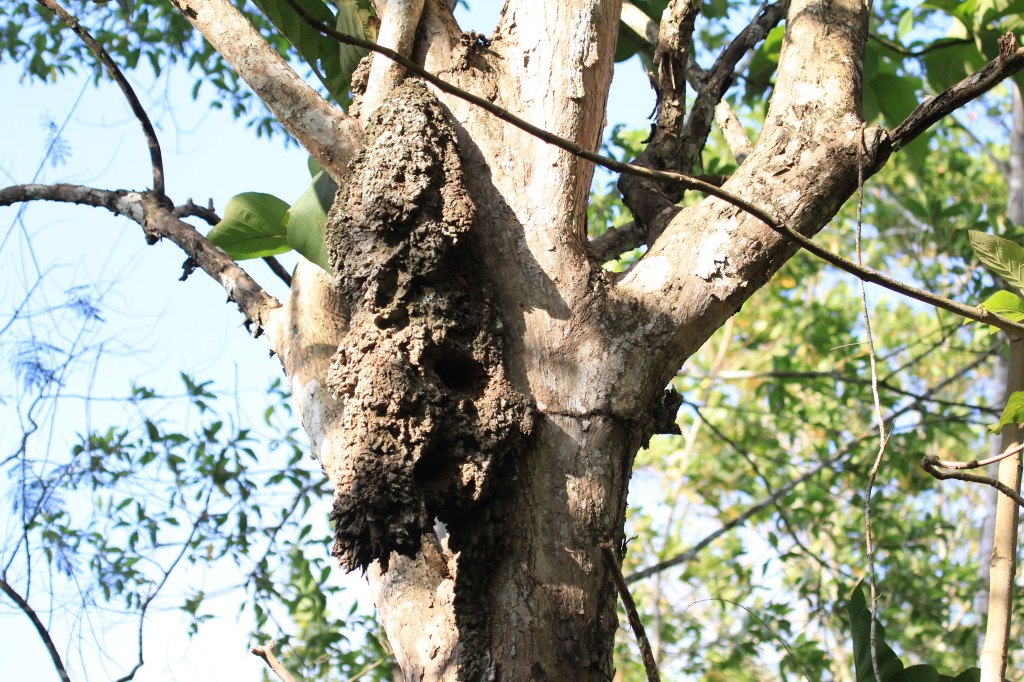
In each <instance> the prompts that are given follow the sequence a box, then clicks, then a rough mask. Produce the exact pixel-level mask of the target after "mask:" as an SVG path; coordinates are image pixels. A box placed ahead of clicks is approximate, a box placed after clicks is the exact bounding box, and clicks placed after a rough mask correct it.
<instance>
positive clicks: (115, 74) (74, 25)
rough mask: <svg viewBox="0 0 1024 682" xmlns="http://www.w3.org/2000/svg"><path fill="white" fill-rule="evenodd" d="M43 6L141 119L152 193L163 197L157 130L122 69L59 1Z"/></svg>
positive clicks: (45, 2) (45, 0) (40, 0)
mask: <svg viewBox="0 0 1024 682" xmlns="http://www.w3.org/2000/svg"><path fill="white" fill-rule="evenodd" d="M36 2H38V3H39V4H40V5H42V6H43V7H45V8H47V9H48V10H50V11H51V12H53V13H54V14H56V15H57V16H58V17H60V19H61V21H63V22H64V23H65V24H67V26H68V28H70V29H71V30H72V31H74V32H75V34H76V35H77V36H78V37H79V38H81V39H82V41H83V42H84V43H85V44H86V46H88V48H89V50H90V51H91V52H92V53H93V54H94V55H95V56H96V58H97V59H98V60H99V61H100V63H101V64H103V67H104V68H105V69H106V70H107V73H109V74H110V78H111V79H112V80H113V81H114V82H115V83H116V84H117V87H118V88H120V90H121V92H122V93H123V94H124V97H125V99H126V100H128V106H130V107H131V109H132V113H133V114H134V115H135V118H137V119H138V121H139V124H140V125H141V126H142V134H143V135H145V136H146V144H147V145H148V146H149V159H150V163H151V164H152V166H153V191H154V192H155V193H156V195H157V196H158V197H164V196H165V192H164V189H165V188H164V162H163V155H162V153H161V152H160V142H159V141H158V140H157V138H156V130H155V129H154V128H153V123H152V122H151V121H150V120H149V115H148V114H147V113H146V110H145V109H144V108H143V107H142V103H141V102H139V98H138V97H137V96H136V95H135V91H134V90H133V89H132V86H131V85H130V84H129V83H128V79H126V78H125V77H124V74H123V73H121V69H119V68H118V67H117V64H115V63H114V60H113V59H111V58H110V55H109V54H107V51H106V50H105V49H103V46H102V45H100V44H99V42H97V41H96V39H95V38H93V37H92V35H90V33H89V32H88V31H87V30H85V28H84V27H83V26H82V25H81V24H79V23H78V20H77V19H75V17H73V16H72V15H71V14H70V13H69V12H68V11H67V10H66V9H64V8H63V7H62V6H61V5H60V4H58V3H57V2H56V0H36Z"/></svg>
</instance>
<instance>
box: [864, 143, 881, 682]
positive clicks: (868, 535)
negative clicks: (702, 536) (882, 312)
mask: <svg viewBox="0 0 1024 682" xmlns="http://www.w3.org/2000/svg"><path fill="white" fill-rule="evenodd" d="M863 133H864V131H863V129H862V130H861V143H862V144H863V142H864V135H863ZM863 214H864V167H863V166H862V165H858V166H857V228H856V230H857V231H856V242H857V247H856V248H857V265H861V264H862V260H863V254H862V252H861V232H862V229H863V222H862V219H863ZM859 284H860V305H861V311H862V313H863V317H864V335H865V336H866V337H867V342H868V361H869V363H870V367H871V397H872V399H873V400H874V406H875V418H876V420H877V424H878V454H877V455H876V456H875V461H874V463H873V464H872V465H871V473H870V474H868V484H867V486H866V489H865V491H864V526H865V541H866V544H867V557H868V578H869V582H870V584H871V605H870V610H871V627H870V634H869V641H870V643H871V647H870V649H871V670H872V672H873V673H874V675H875V682H882V672H881V668H880V667H879V665H878V576H877V574H876V572H875V544H874V529H873V528H872V525H871V492H872V490H873V489H874V487H875V480H876V479H877V478H878V471H879V469H880V468H881V466H882V457H883V456H884V455H885V447H886V445H887V444H888V443H889V437H888V435H887V434H886V433H885V415H884V414H883V412H882V401H881V398H880V397H879V393H878V360H877V357H876V353H875V336H874V333H873V332H872V331H871V311H870V310H869V309H868V294H867V291H866V290H865V287H864V280H861V281H860V282H859Z"/></svg>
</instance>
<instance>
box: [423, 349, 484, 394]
mask: <svg viewBox="0 0 1024 682" xmlns="http://www.w3.org/2000/svg"><path fill="white" fill-rule="evenodd" d="M434 373H435V374H436V375H437V378H438V379H440V380H441V383H442V384H444V386H445V388H447V389H449V390H452V391H458V392H459V393H465V394H467V395H469V396H472V397H474V398H475V397H479V396H480V395H482V394H483V391H484V387H485V386H486V385H487V373H486V372H485V371H484V368H483V366H482V365H481V364H480V363H479V362H477V361H476V360H474V359H473V358H471V357H467V356H459V355H451V356H446V357H442V358H440V359H438V360H437V361H436V362H435V363H434Z"/></svg>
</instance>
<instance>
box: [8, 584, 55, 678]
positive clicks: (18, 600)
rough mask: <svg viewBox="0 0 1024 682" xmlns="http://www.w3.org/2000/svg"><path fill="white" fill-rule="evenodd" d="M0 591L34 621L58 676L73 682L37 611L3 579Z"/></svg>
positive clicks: (33, 623)
mask: <svg viewBox="0 0 1024 682" xmlns="http://www.w3.org/2000/svg"><path fill="white" fill-rule="evenodd" d="M0 590H3V592H4V594H6V595H7V596H8V597H10V598H11V601H13V602H14V603H15V604H17V605H18V608H19V609H21V612H22V613H24V614H25V615H26V616H28V619H29V620H30V621H32V625H33V626H34V627H35V629H36V632H37V633H39V638H40V639H42V640H43V644H44V645H46V650H47V652H49V654H50V660H51V661H53V667H54V668H56V669H57V675H59V676H60V679H62V680H64V682H71V676H70V675H68V671H67V669H66V668H65V667H64V661H62V660H61V658H60V654H59V653H58V652H57V647H56V646H54V644H53V640H52V639H50V633H49V632H48V631H47V629H46V626H45V625H43V621H41V620H39V616H38V615H36V612H35V610H34V609H33V608H32V607H31V606H29V603H28V602H27V601H25V600H24V599H23V598H22V596H21V595H20V594H18V593H17V591H15V589H14V588H13V587H11V586H10V584H9V583H8V582H7V581H6V580H5V579H3V578H0Z"/></svg>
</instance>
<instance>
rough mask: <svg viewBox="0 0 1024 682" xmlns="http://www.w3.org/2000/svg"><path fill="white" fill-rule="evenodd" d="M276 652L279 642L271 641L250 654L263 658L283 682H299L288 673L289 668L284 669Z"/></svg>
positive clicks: (255, 647)
mask: <svg viewBox="0 0 1024 682" xmlns="http://www.w3.org/2000/svg"><path fill="white" fill-rule="evenodd" d="M276 650H277V642H275V641H274V640H270V641H269V642H267V643H266V644H264V645H263V646H254V647H253V648H252V649H250V650H249V652H250V653H253V654H255V655H257V656H259V657H260V658H262V659H263V661H264V662H265V663H266V664H267V666H269V667H270V669H271V670H273V671H274V674H275V675H277V677H278V679H280V680H281V682H298V680H296V679H295V677H294V676H293V675H292V674H291V673H290V672H288V668H286V667H284V664H283V663H281V660H280V659H279V658H278V657H277V655H276V654H275V653H274V652H275V651H276Z"/></svg>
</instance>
